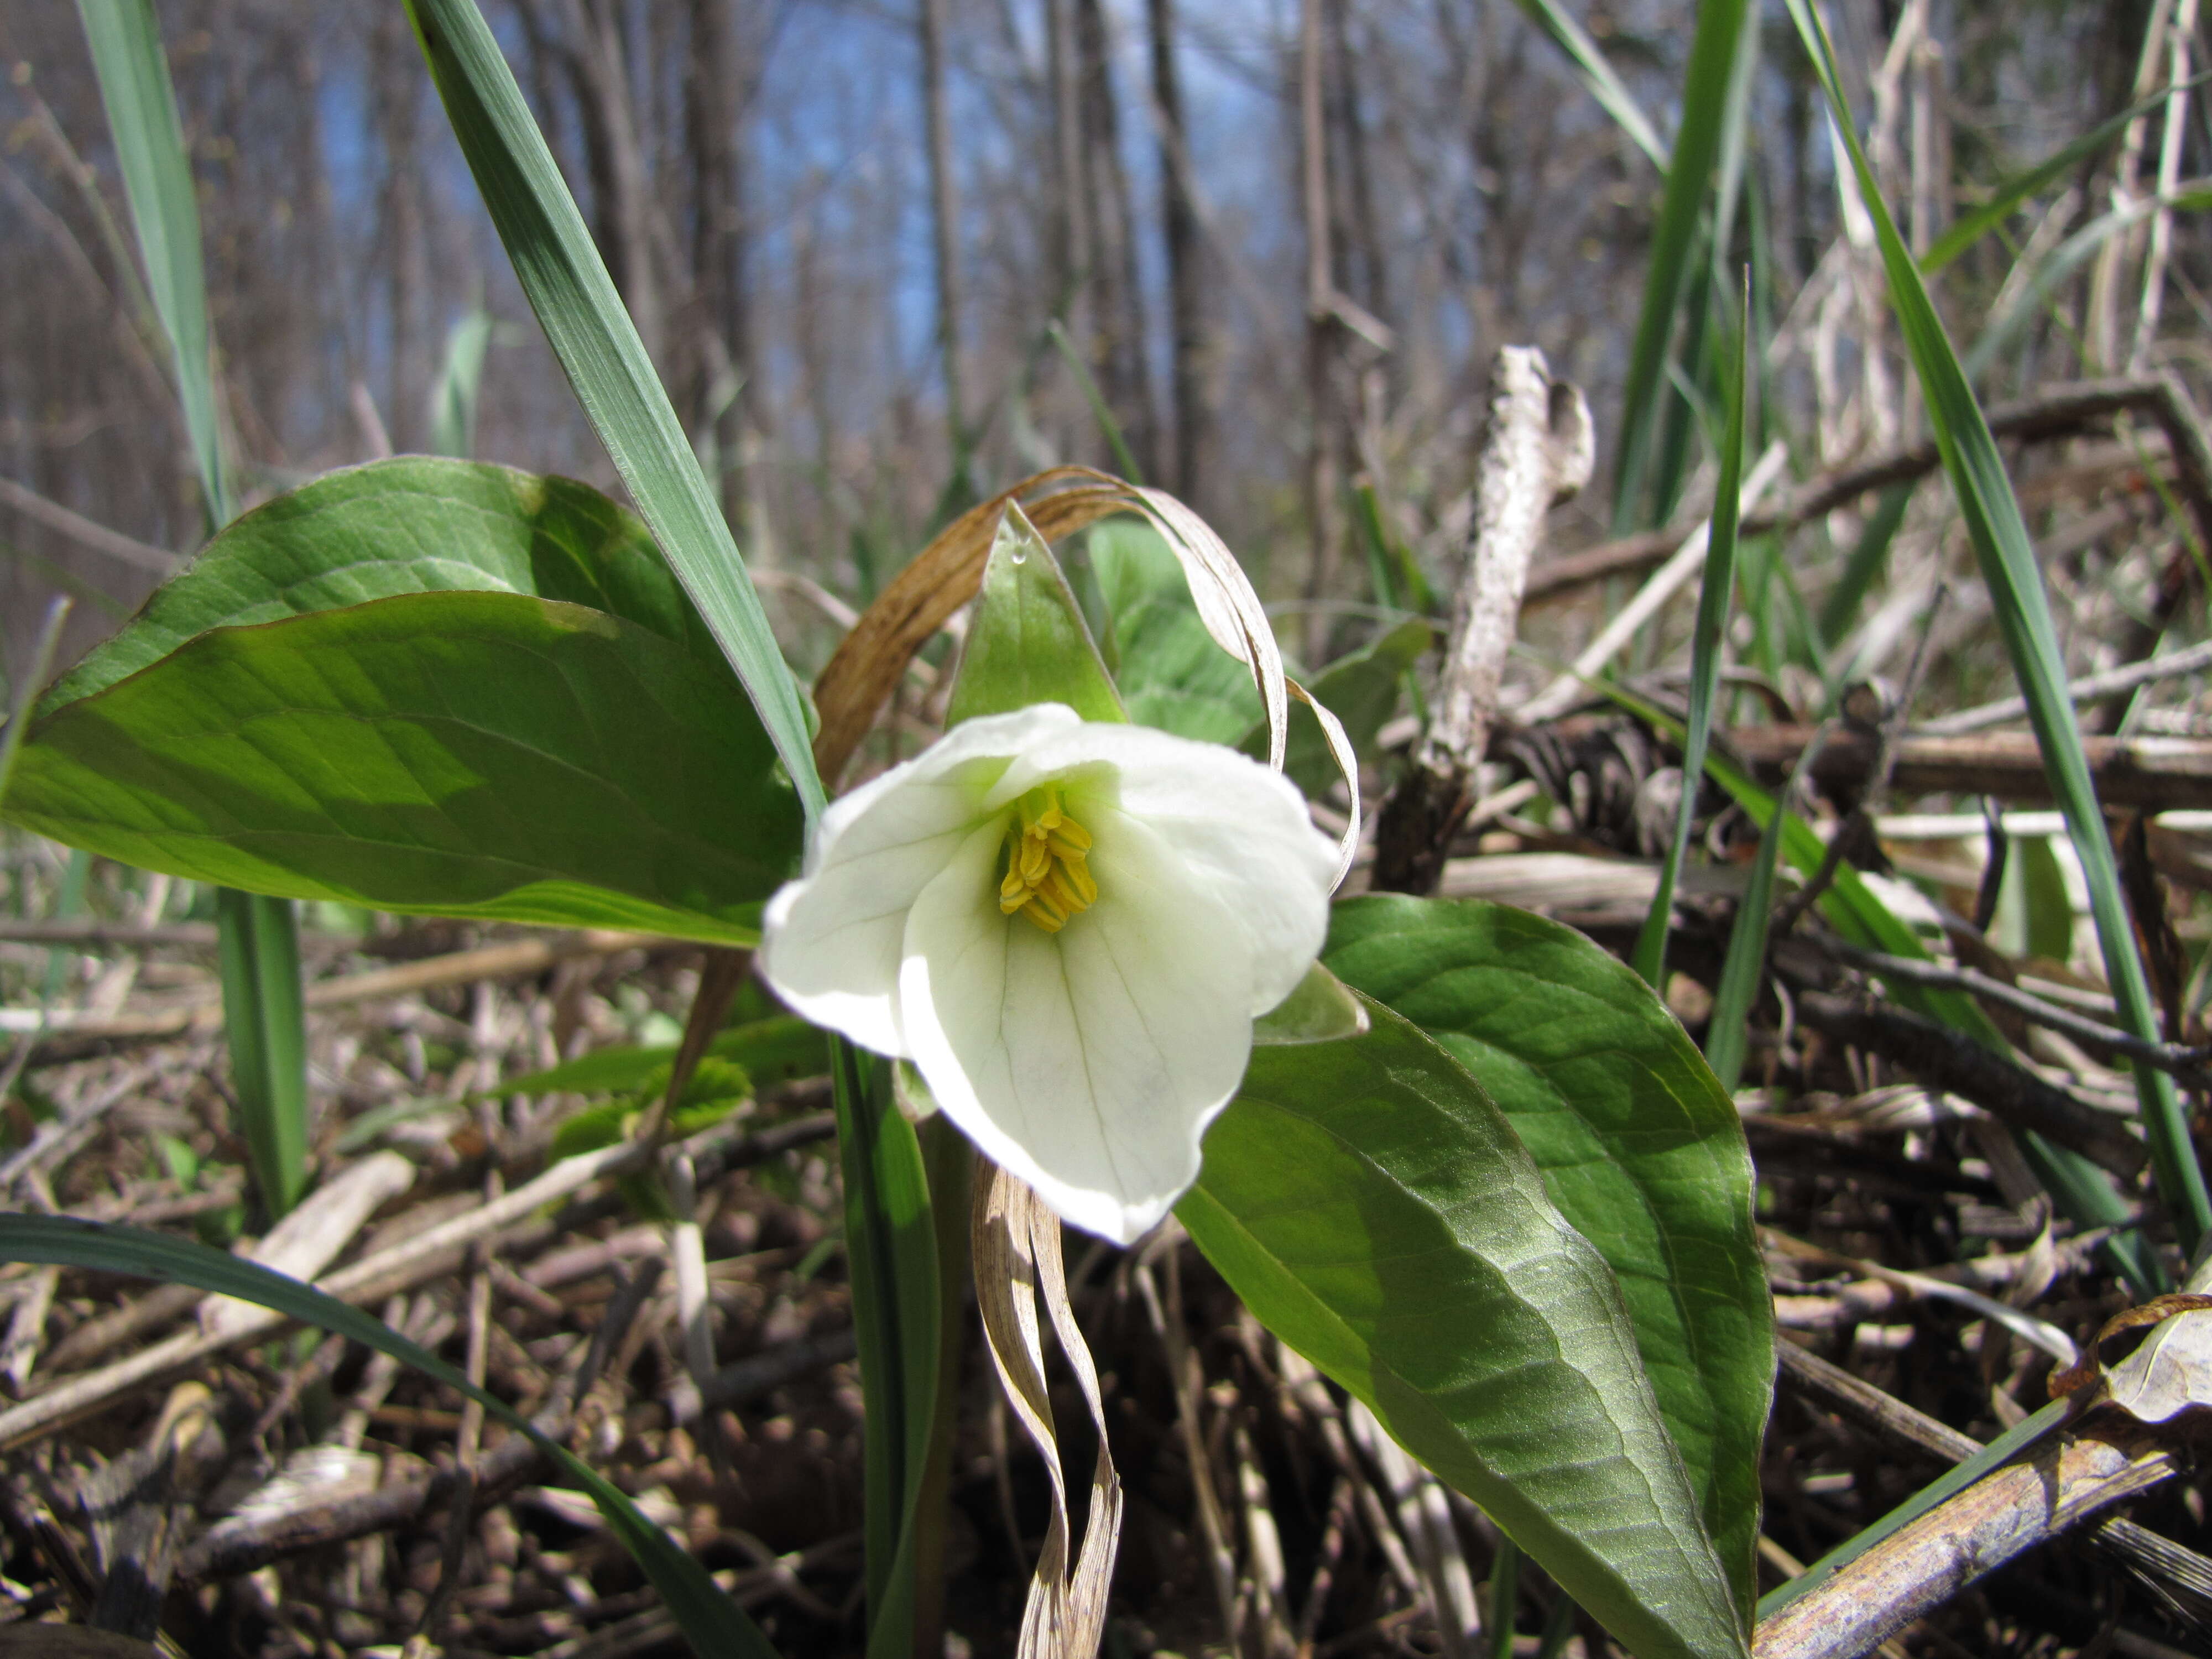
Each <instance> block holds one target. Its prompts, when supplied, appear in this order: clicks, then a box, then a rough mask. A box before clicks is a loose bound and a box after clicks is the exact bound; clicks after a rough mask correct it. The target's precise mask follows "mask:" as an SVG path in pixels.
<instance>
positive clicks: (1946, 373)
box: [1789, 0, 2212, 1255]
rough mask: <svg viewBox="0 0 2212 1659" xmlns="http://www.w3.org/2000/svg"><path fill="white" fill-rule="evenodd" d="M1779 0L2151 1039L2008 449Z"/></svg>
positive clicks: (2132, 1027)
mask: <svg viewBox="0 0 2212 1659" xmlns="http://www.w3.org/2000/svg"><path fill="white" fill-rule="evenodd" d="M1789 6H1790V15H1791V17H1792V18H1793V19H1795V20H1796V24H1797V29H1798V33H1800V34H1802V36H1803V37H1804V40H1805V48H1806V51H1807V52H1808V53H1810V54H1811V56H1812V58H1813V60H1814V70H1815V71H1816V73H1818V75H1819V76H1820V81H1821V84H1822V87H1823V88H1824V90H1825V91H1826V94H1827V97H1828V102H1829V108H1830V112H1831V115H1832V119H1833V121H1834V124H1835V126H1836V129H1837V131H1838V132H1839V133H1840V134H1841V135H1842V137H1843V140H1844V147H1845V149H1846V150H1847V151H1848V152H1849V154H1850V161H1851V167H1852V170H1853V171H1854V172H1855V173H1857V176H1858V181H1859V188H1860V192H1861V194H1862V195H1863V197H1865V198H1866V206H1867V211H1868V213H1869V215H1870V216H1872V218H1873V220H1874V223H1875V235H1876V237H1877V239H1878V240H1879V242H1880V244H1881V258H1882V264H1883V267H1884V269H1885V270H1886V271H1887V275H1888V278H1889V291H1890V303H1891V305H1892V307H1893V308H1894V309H1895V311H1896V313H1897V319H1898V324H1899V329H1900V331H1901V332H1902V333H1903V335H1904V337H1905V346H1906V349H1907V350H1908V351H1909V352H1910V353H1911V357H1912V364H1913V368H1914V370H1915V372H1916V373H1917V375H1918V377H1919V380H1920V386H1921V391H1922V393H1923V396H1924V397H1925V398H1926V400H1927V409H1928V419H1929V425H1930V426H1931V427H1932V428H1934V429H1935V435H1936V448H1937V450H1938V451H1939V453H1941V454H1942V458H1943V468H1944V471H1946V472H1947V473H1948V475H1949V476H1950V479H1951V487H1952V490H1953V493H1954V495H1956V497H1957V498H1958V502H1959V511H1960V516H1961V517H1962V518H1963V519H1964V520H1966V533H1967V538H1968V539H1969V540H1970V541H1971V542H1972V544H1973V548H1974V556H1975V562H1977V564H1978V565H1979V567H1980V568H1981V573H1982V580H1983V581H1984V583H1985V584H1986V585H1987V586H1988V588H1989V592H1990V605H1991V607H1992V609H1993V610H1994V611H1995V612H1996V620H1997V628H1998V631H1999V633H2000V634H2001V635H2002V636H2003V639H2004V643H2005V650H2006V653H2007V654H2008V656H2009V657H2010V658H2011V659H2012V665H2013V673H2014V675H2015V678H2017V679H2018V680H2019V682H2020V687H2021V695H2022V696H2025V697H2026V698H2027V708H2028V720H2029V723H2030V724H2031V725H2032V726H2033V727H2034V730H2035V736H2036V742H2037V744H2038V745H2039V747H2040V748H2041V750H2042V751H2043V759H2044V769H2045V775H2046V776H2047V777H2048V779H2049V781H2050V783H2051V793H2052V794H2053V795H2054V796H2055V797H2056V798H2057V801H2058V804H2059V806H2060V809H2061V810H2062V811H2063V812H2064V813H2065V815H2066V822H2067V828H2068V829H2069V830H2070V831H2071V833H2072V835H2073V838H2074V851H2075V856H2076V857H2077V858H2078V859H2080V860H2081V873H2082V876H2083V878H2084V881H2085V883H2086V884H2087V887H2088V890H2089V910H2090V915H2092V917H2093V919H2094V920H2095V921H2096V924H2097V937H2098V941H2099V943H2100V945H2102V946H2103V950H2104V957H2105V976H2106V981H2108V982H2109V983H2110V985H2111V987H2112V996H2113V999H2114V1000H2115V1001H2116V1002H2117V1003H2118V1008H2119V1015H2120V1024H2121V1026H2122V1028H2123V1029H2124V1030H2126V1031H2128V1032H2129V1034H2130V1035H2131V1036H2137V1037H2141V1038H2143V1039H2144V1040H2146V1041H2151V1042H2155V1041H2157V1040H2158V1038H2159V1036H2160V1033H2159V1029H2158V1023H2157V1014H2156V1011H2155V1008H2154V1005H2153V1004H2152V1001H2151V998H2150V987H2149V985H2148V981H2147V980H2146V978H2145V976H2144V974H2143V966H2142V957H2141V956H2140V955H2139V953H2138V951H2137V950H2136V937H2135V930H2134V927H2133V925H2132V923H2131V921H2130V918H2129V915H2128V910H2127V904H2126V901H2125V899H2124V896H2122V892H2121V889H2120V878H2119V870H2118V865H2117V863H2116V861H2115V860H2114V859H2113V856H2112V837H2111V836H2110V835H2109V834H2108V833H2107V831H2106V827H2105V819H2104V814H2103V811H2102V810H2101V809H2100V807H2099V805H2098V804H2097V793H2096V789H2095V787H2094V786H2093V784H2092V782H2091V781H2090V776H2089V763H2088V758H2087V754H2086V753H2085V752H2084V750H2083V748H2082V744H2081V726H2079V725H2078V724H2077V722H2076V721H2075V715H2074V704H2073V701H2072V699H2071V698H2069V696H2068V695H2067V691H2066V679H2067V676H2066V663H2065V659H2064V658H2063V655H2062V654H2061V653H2060V651H2059V648H2058V636H2057V629H2056V628H2055V627H2054V626H2053V625H2052V623H2051V607H2050V604H2049V601H2048V599H2046V597H2045V593H2044V590H2043V579H2042V575H2041V573H2040V572H2039V570H2038V569H2037V568H2036V562H2035V550H2034V546H2033V544H2032V543H2031V542H2030V541H2029V539H2028V534H2027V525H2026V523H2025V522H2023V521H2022V520H2021V513H2020V502H2019V501H2018V500H2017V499H2016V498H2015V495H2013V489H2012V480H2011V479H2010V478H2009V477H2008V476H2007V474H2006V472H2005V469H2004V458H2003V456H2002V454H2000V453H1999V452H1998V450H1997V447H1996V439H1994V438H1993V437H1991V436H1990V428H1989V422H1987V421H1986V420H1984V418H1983V416H1982V410H1981V406H1980V405H1979V404H1977V403H1976V402H1975V401H1974V394H1973V392H1972V388H1971V387H1970V386H1968V384H1967V381H1966V371H1965V370H1964V369H1963V368H1961V367H1960V362H1959V359H1958V356H1957V354H1956V353H1955V352H1954V351H1953V350H1952V349H1951V342H1950V339H1949V337H1948V336H1947V335H1946V334H1945V333H1944V331H1943V325H1942V319H1939V318H1938V317H1937V316H1936V307H1935V306H1934V305H1933V304H1932V303H1931V302H1930V301H1929V297H1928V290H1927V288H1926V287H1925V285H1924V284H1923V283H1922V282H1921V279H1920V271H1919V268H1918V266H1917V265H1916V264H1914V263H1913V259H1912V255H1911V251H1910V250H1909V249H1908V248H1907V247H1906V246H1905V240H1904V238H1902V237H1901V236H1899V234H1898V231H1897V226H1896V224H1895V223H1894V222H1893V220H1892V219H1891V217H1890V215H1889V209H1888V207H1887V204H1885V203H1884V202H1883V200H1882V197H1881V191H1880V190H1879V189H1878V188H1877V187H1876V181H1875V177H1874V170H1873V169H1872V168H1871V167H1869V165H1868V164H1867V160H1866V155H1865V152H1864V150H1863V149H1861V147H1860V145H1859V142H1858V134H1857V130H1856V129H1855V128H1854V126H1853V125H1852V122H1851V114H1850V105H1849V104H1848V103H1847V102H1846V101H1845V100H1844V90H1843V85H1842V82H1841V81H1840V80H1839V78H1838V76H1837V73H1836V65H1835V59H1834V56H1833V54H1832V52H1830V50H1829V46H1828V39H1827V35H1826V32H1825V31H1824V30H1823V29H1822V27H1821V26H1820V21H1819V20H1818V19H1817V18H1816V17H1815V16H1814V15H1813V12H1812V10H1811V8H1810V6H1809V4H1808V0H1789ZM2135 1072H2136V1099H2137V1101H2138V1102H2139V1103H2140V1107H2141V1110H2142V1118H2143V1129H2144V1133H2145V1136H2146V1138H2147V1139H2148V1141H2149V1143H2150V1149H2151V1162H2152V1168H2153V1170H2154V1172H2155V1174H2156V1176H2157V1180H2158V1189H2159V1195H2160V1198H2161V1199H2163V1200H2164V1201H2165V1203H2166V1208H2167V1210H2168V1211H2169V1212H2170V1213H2171V1215H2172V1221H2173V1225H2174V1231H2175V1232H2176V1233H2177V1235H2178V1236H2179V1239H2180V1243H2181V1248H2182V1253H2183V1255H2194V1254H2195V1252H2196V1249H2197V1240H2198V1239H2199V1237H2201V1236H2202V1235H2203V1232H2204V1231H2205V1229H2206V1228H2207V1226H2208V1225H2212V1195H2208V1194H2207V1192H2206V1189H2205V1184H2204V1172H2203V1169H2202V1168H2201V1167H2200V1166H2199V1165H2198V1164H2197V1155H2196V1152H2195V1149H2194V1147H2193V1146H2192V1145H2191V1141H2190V1138H2189V1123H2188V1119H2187V1117H2186V1115H2185V1114H2184V1112H2183V1110H2182V1106H2181V1101H2180V1098H2179V1096H2178V1095H2177V1094H2176V1092H2175V1091H2174V1087H2173V1079H2172V1078H2170V1077H2168V1076H2166V1074H2165V1073H2162V1072H2156V1071H2154V1070H2152V1069H2151V1068H2150V1067H2148V1066H2143V1065H2142V1064H2140V1063H2138V1064H2137V1065H2136V1068H2135Z"/></svg>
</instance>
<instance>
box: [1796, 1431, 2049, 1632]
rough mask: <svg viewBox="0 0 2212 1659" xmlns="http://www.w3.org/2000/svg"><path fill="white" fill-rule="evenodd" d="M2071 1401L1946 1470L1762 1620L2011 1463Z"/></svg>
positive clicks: (1842, 1547) (1836, 1551) (1811, 1573)
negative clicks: (1937, 1506) (1877, 1545)
mask: <svg viewBox="0 0 2212 1659" xmlns="http://www.w3.org/2000/svg"><path fill="white" fill-rule="evenodd" d="M2068 1408H2069V1407H2068V1402H2067V1401H2063V1400H2054V1401H2051V1403H2050V1404H2049V1405H2047V1406H2045V1407H2044V1408H2043V1409H2042V1410H2041V1411H2039V1412H2038V1413H2035V1415H2034V1416H2033V1417H2030V1418H2027V1419H2025V1420H2024V1421H2021V1422H2020V1423H2016V1424H2015V1425H2013V1426H2012V1427H2011V1428H2009V1429H2008V1430H2006V1431H2005V1432H2004V1433H2002V1434H2001V1435H1999V1436H1998V1437H1996V1439H1995V1440H1992V1441H1990V1443H1989V1444H1988V1445H1986V1446H1984V1447H1983V1448H1982V1449H1981V1450H1979V1451H1978V1452H1976V1453H1975V1454H1974V1455H1972V1457H1970V1458H1968V1459H1967V1460H1966V1462H1963V1463H1961V1464H1960V1465H1959V1466H1958V1467H1957V1468H1951V1469H1947V1470H1945V1471H1944V1472H1943V1474H1942V1475H1941V1476H1940V1477H1938V1478H1937V1479H1936V1480H1932V1481H1930V1482H1929V1484H1928V1485H1927V1486H1923V1487H1922V1488H1921V1489H1920V1490H1919V1491H1918V1492H1915V1493H1913V1494H1912V1496H1911V1497H1910V1498H1906V1499H1905V1501H1904V1502H1903V1503H1902V1504H1899V1505H1898V1506H1897V1507H1896V1508H1895V1509H1893V1510H1891V1511H1890V1512H1889V1513H1888V1514H1887V1515H1885V1516H1882V1517H1881V1519H1880V1520H1879V1521H1877V1522H1875V1523H1874V1524H1873V1525H1872V1526H1870V1527H1868V1528H1866V1529H1865V1530H1863V1531H1862V1532H1858V1533H1855V1534H1852V1535H1851V1536H1850V1537H1849V1538H1847V1539H1845V1540H1844V1541H1843V1542H1842V1543H1840V1544H1838V1545H1837V1546H1836V1547H1835V1548H1833V1549H1832V1550H1830V1551H1829V1552H1828V1553H1826V1555H1824V1556H1822V1557H1821V1558H1820V1559H1819V1560H1817V1561H1815V1562H1814V1564H1813V1565H1811V1566H1809V1567H1808V1568H1806V1569H1805V1571H1803V1572H1802V1573H1801V1574H1799V1575H1798V1576H1797V1577H1795V1578H1793V1579H1791V1580H1790V1582H1789V1583H1786V1584H1782V1585H1778V1586H1777V1587H1776V1588H1775V1589H1771V1590H1769V1591H1768V1592H1767V1593H1766V1595H1765V1596H1763V1597H1761V1598H1760V1600H1759V1617H1760V1618H1761V1619H1762V1620H1765V1619H1771V1618H1772V1617H1773V1616H1774V1615H1775V1614H1776V1613H1779V1612H1781V1611H1782V1609H1783V1608H1784V1607H1788V1606H1789V1605H1790V1603H1791V1602H1792V1601H1796V1599H1797V1598H1798V1597H1799V1596H1801V1595H1804V1594H1805V1593H1806V1592H1807V1591H1808V1590H1810V1589H1816V1588H1817V1587H1819V1586H1820V1585H1821V1584H1823V1583H1826V1582H1827V1581H1828V1580H1829V1579H1831V1578H1832V1577H1835V1576H1836V1574H1837V1573H1838V1571H1841V1570H1842V1569H1843V1568H1844V1567H1846V1566H1848V1565H1850V1563H1852V1562H1853V1561H1856V1560H1857V1559H1858V1558H1859V1557H1860V1556H1862V1555H1864V1554H1865V1553H1867V1552H1868V1551H1869V1550H1870V1549H1872V1548H1873V1547H1875V1545H1876V1544H1879V1543H1881V1541H1882V1540H1884V1539H1885V1538H1887V1537H1889V1536H1891V1535H1892V1534H1894V1533H1897V1532H1899V1531H1901V1530H1902V1529H1903V1528H1905V1527H1906V1526H1907V1525H1909V1524H1911V1522H1914V1521H1917V1520H1918V1519H1919V1518H1920V1517H1921V1516H1923V1515H1925V1514H1927V1513H1928V1511H1929V1510H1932V1509H1934V1508H1935V1507H1936V1505H1937V1504H1941V1503H1943V1502H1944V1501H1946V1500H1947V1499H1948V1498H1953V1497H1954V1496H1956V1495H1957V1494H1958V1493H1960V1492H1964V1491H1966V1488H1967V1487H1969V1486H1972V1485H1973V1484H1974V1482H1975V1481H1977V1480H1980V1479H1981V1478H1982V1477H1983V1476H1984V1475H1985V1474H1988V1473H1989V1472H1990V1470H1992V1469H1994V1468H1998V1467H1999V1466H2000V1465H2002V1464H2004V1463H2008V1462H2011V1461H2012V1459H2013V1458H2015V1456H2017V1455H2019V1454H2020V1453H2021V1452H2022V1451H2024V1450H2025V1449H2027V1448H2028V1447H2029V1446H2032V1445H2033V1444H2034V1443H2036V1442H2037V1441H2039V1440H2040V1439H2042V1438H2043V1437H2044V1436H2045V1435H2047V1434H2049V1433H2051V1431H2053V1430H2055V1429H2057V1427H2058V1426H2059V1425H2061V1424H2062V1423H2063V1422H2064V1421H2065V1420H2066V1413H2067V1411H2068Z"/></svg>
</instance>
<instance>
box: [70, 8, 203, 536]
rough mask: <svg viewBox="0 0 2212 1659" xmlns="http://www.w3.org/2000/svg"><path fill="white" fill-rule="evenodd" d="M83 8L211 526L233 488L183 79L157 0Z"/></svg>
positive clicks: (80, 12) (79, 12) (140, 254)
mask: <svg viewBox="0 0 2212 1659" xmlns="http://www.w3.org/2000/svg"><path fill="white" fill-rule="evenodd" d="M77 15H78V16H79V17H81V18H82V20H83V22H84V38H85V43H86V44H87V45H88V46H90V47H91V48H92V65H93V69H94V72H95V73H96V74H97V75H98V76H99V77H100V102H101V103H102V104H103V105H104V106H106V111H107V125H108V128H109V130H110V131H112V133H113V134H114V137H115V154H116V158H117V160H118V162H119V163H120V164H121V167H122V169H123V189H124V193H125V196H126V197H129V199H130V203H131V224H132V226H133V227H134V228H136V229H137V233H138V257H139V258H140V259H141V260H143V262H144V264H145V266H146V282H147V286H148V288H149V289H150V290H151V293H152V295H153V301H154V308H155V311H156V312H158V313H160V314H161V326H162V328H163V329H164V330H165V331H167V334H168V337H169V349H170V351H171V353H172V354H173V356H174V358H175V361H176V373H177V396H178V398H179V400H180V401H181V402H182V403H183V404H184V407H185V429H186V430H187V431H189V432H190V433H191V440H192V452H193V459H194V460H195V461H196V462H197V466H198V470H199V480H200V493H201V497H202V501H203V503H204V506H205V507H206V510H207V521H208V524H207V527H208V531H209V533H210V534H213V533H214V532H216V530H219V529H221V528H222V526H224V525H225V524H228V522H229V521H230V511H231V508H230V489H229V485H228V483H227V482H226V479H225V477H224V473H223V465H222V432H221V429H220V428H219V427H218V426H217V424H216V407H215V381H214V375H213V373H212V371H211V369H210V365H209V362H208V320H207V279H206V276H205V274H204V271H203V270H202V268H201V264H200V214H199V201H198V197H197V196H196V195H195V193H194V191H193V189H192V169H191V162H190V161H188V160H186V158H185V130H184V124H183V123H182V122H181V121H179V119H178V118H177V94H176V88H174V87H173V85H172V84H171V83H170V81H169V62H168V59H167V58H166V57H165V56H163V54H162V52H161V23H160V22H159V21H158V20H157V19H156V18H155V15H154V5H153V0H77Z"/></svg>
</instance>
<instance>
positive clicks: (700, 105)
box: [684, 0, 753, 526]
mask: <svg viewBox="0 0 2212 1659" xmlns="http://www.w3.org/2000/svg"><path fill="white" fill-rule="evenodd" d="M739 85H740V66H739V62H738V30H737V17H736V0H691V58H690V73H689V74H688V75H687V76H686V77H685V83H684V94H685V105H686V117H687V123H688V125H689V126H690V146H691V155H692V160H693V165H694V167H696V178H697V191H698V198H697V223H696V228H695V231H694V236H695V239H696V240H694V241H693V244H692V248H691V270H692V282H693V284H694V294H693V320H694V329H695V331H696V333H695V337H694V339H693V341H692V342H690V343H689V345H688V348H687V350H686V352H685V356H687V358H688V359H689V360H690V376H689V381H690V384H689V387H688V391H689V392H690V416H691V421H692V423H693V425H694V426H695V428H701V429H703V428H706V427H708V425H710V424H711V425H712V427H713V428H714V454H715V457H716V459H717V462H718V463H719V467H718V470H719V471H720V478H719V479H718V481H717V482H718V483H719V484H720V495H721V501H722V513H723V516H724V517H726V519H728V520H729V521H730V523H731V524H732V525H733V526H743V525H744V520H745V507H746V501H745V473H744V468H743V467H742V466H740V465H738V464H737V463H738V459H739V458H740V457H741V455H742V454H743V453H744V443H745V438H746V426H747V424H748V423H747V421H746V410H747V404H748V403H749V401H750V398H751V395H752V362H753V345H752V290H751V284H750V278H749V276H748V272H747V270H746V252H747V248H746V241H747V235H746V223H745V186H746V179H745V159H746V158H745V143H744V137H743V135H742V133H741V131H739V124H740V121H741V119H742V113H741V112H740V110H739V107H738V105H739V101H740V100H739V98H738V88H739Z"/></svg>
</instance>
